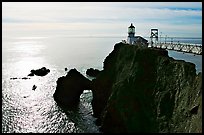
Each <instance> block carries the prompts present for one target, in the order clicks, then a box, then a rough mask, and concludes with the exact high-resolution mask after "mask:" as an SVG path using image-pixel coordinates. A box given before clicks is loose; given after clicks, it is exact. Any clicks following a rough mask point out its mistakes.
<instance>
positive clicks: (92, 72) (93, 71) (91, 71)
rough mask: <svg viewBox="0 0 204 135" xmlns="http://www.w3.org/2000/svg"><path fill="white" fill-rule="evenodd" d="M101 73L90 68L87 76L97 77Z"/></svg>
mask: <svg viewBox="0 0 204 135" xmlns="http://www.w3.org/2000/svg"><path fill="white" fill-rule="evenodd" d="M99 73H100V71H99V70H98V69H93V68H89V69H87V70H86V74H87V75H88V76H91V77H96V76H97V75H98V74H99Z"/></svg>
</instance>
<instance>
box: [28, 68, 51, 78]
mask: <svg viewBox="0 0 204 135" xmlns="http://www.w3.org/2000/svg"><path fill="white" fill-rule="evenodd" d="M30 72H31V73H30V74H29V75H28V76H34V75H37V76H45V75H47V74H48V73H49V72H50V70H49V69H46V67H42V68H40V69H36V70H34V69H32V70H31V71H30Z"/></svg>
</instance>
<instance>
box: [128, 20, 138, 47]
mask: <svg viewBox="0 0 204 135" xmlns="http://www.w3.org/2000/svg"><path fill="white" fill-rule="evenodd" d="M135 41H136V37H135V26H133V24H132V23H131V25H130V26H129V27H128V38H127V42H128V43H129V44H134V42H135Z"/></svg>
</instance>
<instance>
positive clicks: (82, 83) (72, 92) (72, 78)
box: [53, 69, 91, 108]
mask: <svg viewBox="0 0 204 135" xmlns="http://www.w3.org/2000/svg"><path fill="white" fill-rule="evenodd" d="M88 89H91V81H90V80H88V79H87V78H86V77H84V76H83V75H82V74H81V73H80V72H78V71H77V70H76V69H71V70H70V71H69V72H68V73H67V75H66V76H63V77H60V78H58V80H57V87H56V90H55V93H54V95H53V96H54V100H55V101H56V102H57V103H58V105H60V106H61V107H64V108H71V107H76V106H77V105H78V103H79V101H80V95H81V94H82V93H83V90H88Z"/></svg>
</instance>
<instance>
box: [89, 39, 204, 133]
mask: <svg viewBox="0 0 204 135" xmlns="http://www.w3.org/2000/svg"><path fill="white" fill-rule="evenodd" d="M201 80H202V74H201V73H200V74H198V75H196V70H195V65H194V64H192V63H189V62H185V61H181V60H174V59H173V58H170V57H168V52H167V51H166V50H163V49H153V48H143V47H138V46H131V45H126V44H123V43H118V44H116V45H115V47H114V50H113V51H112V52H111V53H110V54H109V56H107V57H106V59H105V61H104V70H102V71H101V73H100V74H99V75H98V76H97V78H96V79H94V80H93V88H92V91H93V101H92V106H93V111H94V116H96V117H98V118H99V121H100V123H101V125H102V131H103V132H202V81H201Z"/></svg>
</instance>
